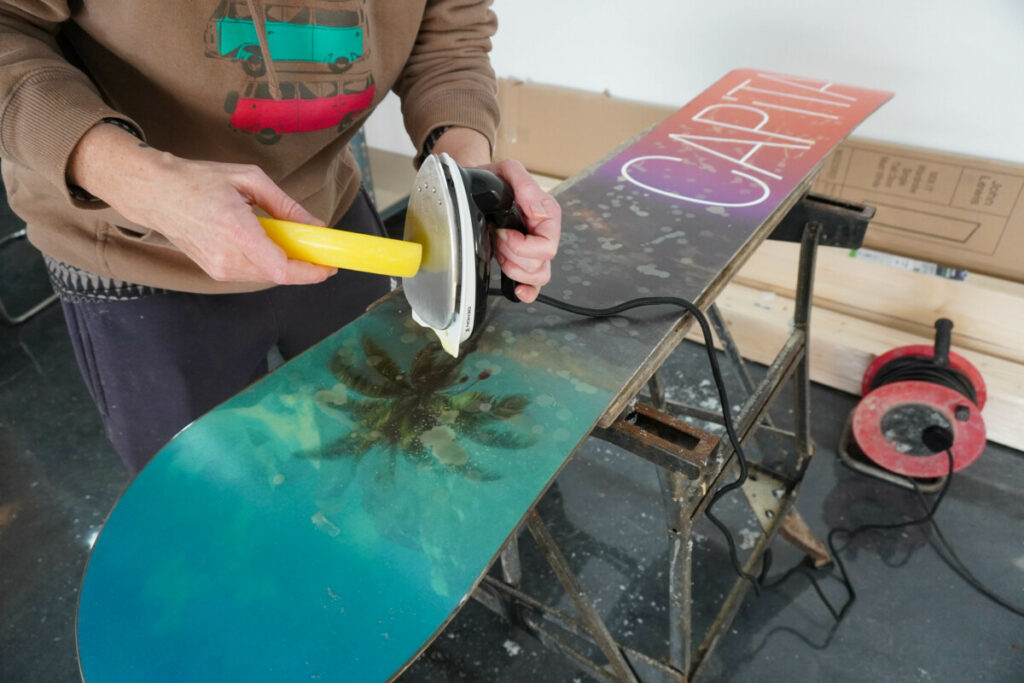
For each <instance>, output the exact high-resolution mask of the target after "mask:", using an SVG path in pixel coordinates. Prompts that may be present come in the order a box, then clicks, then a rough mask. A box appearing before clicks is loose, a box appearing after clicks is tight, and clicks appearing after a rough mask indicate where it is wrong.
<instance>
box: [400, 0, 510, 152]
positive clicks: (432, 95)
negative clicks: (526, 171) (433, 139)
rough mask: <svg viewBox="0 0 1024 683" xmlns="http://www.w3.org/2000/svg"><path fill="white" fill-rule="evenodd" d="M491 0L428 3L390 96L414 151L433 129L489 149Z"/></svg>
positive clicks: (492, 126) (493, 124) (493, 104)
mask: <svg viewBox="0 0 1024 683" xmlns="http://www.w3.org/2000/svg"><path fill="white" fill-rule="evenodd" d="M490 6H491V0H429V1H428V2H427V6H426V9H425V10H424V13H423V21H422V23H421V25H420V30H419V35H418V36H417V38H416V44H415V46H414V47H413V49H412V53H411V54H410V55H409V59H408V60H407V61H406V64H405V67H404V69H403V70H402V73H401V75H400V76H399V78H398V81H397V82H396V83H395V86H394V91H395V93H396V94H397V95H398V96H399V97H400V98H401V100H402V116H403V117H404V119H405V127H406V130H408V132H409V136H410V137H411V138H412V141H413V144H415V145H416V148H417V149H421V148H422V147H423V143H424V141H425V140H426V138H427V136H428V135H429V134H430V132H431V131H432V130H433V129H435V128H437V127H439V126H463V127H466V128H472V129H474V130H477V131H479V132H480V133H482V134H483V135H484V136H485V137H486V138H487V140H488V141H489V142H490V143H491V149H492V150H493V149H494V140H495V135H496V131H497V128H498V100H497V83H496V81H495V77H494V70H493V69H492V68H491V63H490V58H489V52H490V50H491V36H493V35H494V32H495V30H496V29H497V26H498V22H497V18H496V17H495V16H494V13H493V12H492V11H491V8H490Z"/></svg>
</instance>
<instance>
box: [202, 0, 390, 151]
mask: <svg viewBox="0 0 1024 683" xmlns="http://www.w3.org/2000/svg"><path fill="white" fill-rule="evenodd" d="M365 39H366V12H365V11H364V9H363V0H340V1H335V2H323V1H321V2H313V3H307V4H305V5H303V6H296V5H288V4H268V5H264V3H263V2H262V0H224V1H223V2H221V3H220V5H219V6H218V7H217V9H216V10H215V11H214V13H213V16H212V17H211V18H210V21H209V23H208V25H207V28H206V34H205V36H204V43H205V46H206V56H207V57H211V58H214V59H228V60H233V61H236V62H238V64H239V71H240V72H244V74H245V75H246V76H248V82H247V84H246V85H245V87H244V88H243V89H242V90H241V92H239V91H232V92H229V93H228V95H227V98H226V99H225V102H224V109H225V111H226V112H227V113H228V115H229V116H230V119H229V122H230V124H231V126H232V127H233V128H235V129H237V130H240V131H243V132H247V133H253V134H255V135H256V139H257V140H259V141H260V142H262V143H264V144H274V143H275V142H277V141H278V140H280V139H281V136H282V135H284V134H288V133H299V132H306V131H315V130H323V129H325V128H331V127H332V126H337V127H338V130H339V132H340V131H341V130H343V129H345V128H346V127H348V126H349V125H351V124H352V122H353V121H354V120H355V119H357V118H358V117H359V115H360V114H362V113H363V112H364V111H366V110H367V109H368V108H369V107H370V106H371V104H372V103H373V98H374V95H375V93H376V87H375V84H374V80H373V75H372V74H371V72H370V68H369V59H368V58H367V57H368V50H367V49H366V41H365ZM278 74H282V75H283V78H282V77H279V76H278Z"/></svg>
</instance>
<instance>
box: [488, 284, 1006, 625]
mask: <svg viewBox="0 0 1024 683" xmlns="http://www.w3.org/2000/svg"><path fill="white" fill-rule="evenodd" d="M488 293H489V294H491V295H500V294H501V293H502V292H501V290H497V289H491V290H489V292H488ZM536 301H537V303H541V304H544V305H547V306H551V307H553V308H557V309H560V310H563V311H566V312H568V313H573V314H575V315H581V316H585V317H589V318H607V317H610V316H613V315H618V314H620V313H624V312H625V311H629V310H632V309H634V308H641V307H644V306H665V305H667V306H676V307H678V308H682V309H684V310H686V311H687V312H688V313H690V314H691V315H692V316H693V317H694V319H695V320H696V321H697V324H698V325H699V326H700V330H701V334H702V335H703V337H704V348H705V350H706V351H707V355H708V363H709V364H710V366H711V374H712V376H713V378H714V381H715V388H716V389H717V390H718V396H719V400H720V401H721V404H722V422H723V423H724V425H725V431H726V434H727V435H728V437H729V442H730V443H731V444H732V447H733V450H734V451H735V453H736V462H737V464H738V466H739V470H740V472H739V476H737V477H736V479H735V480H733V481H731V482H729V483H728V484H725V485H723V486H722V487H721V488H719V489H718V490H717V491H715V493H714V494H713V495H712V498H711V502H710V503H709V504H708V506H707V508H706V509H705V512H704V514H705V515H706V516H707V518H708V519H709V520H711V522H712V523H713V524H714V525H715V526H716V527H717V528H718V530H719V531H721V532H722V535H723V536H724V537H725V540H726V543H727V545H728V547H729V559H730V560H731V562H732V566H733V569H734V570H735V571H736V574H738V575H739V576H741V577H743V578H744V579H746V580H748V581H750V582H751V584H752V585H753V587H754V592H755V593H757V594H758V595H760V594H761V588H762V587H763V588H774V587H776V586H778V585H779V584H781V583H783V582H784V581H786V580H788V579H789V578H790V577H791V576H793V575H794V574H796V573H801V574H803V575H804V576H806V577H807V578H808V579H809V580H810V582H811V585H812V586H813V587H814V590H815V592H816V593H817V594H818V597H819V598H821V601H822V603H824V605H825V606H826V608H827V609H828V610H829V612H830V613H831V614H832V617H833V618H834V619H835V621H836V623H837V624H838V623H839V622H841V621H842V620H843V618H844V617H845V616H846V614H847V613H848V611H849V609H850V607H851V606H852V605H853V603H854V602H855V601H856V599H857V593H856V591H855V590H854V587H853V583H852V582H851V581H850V577H849V574H848V573H847V571H846V566H845V565H844V564H843V560H842V557H841V555H840V551H841V550H843V549H845V547H846V546H843V548H837V547H836V543H835V540H836V537H837V535H840V534H842V535H845V536H846V538H847V543H849V542H850V541H852V540H853V539H854V538H855V537H857V536H859V535H860V534H862V533H866V532H869V531H885V530H893V529H901V528H905V527H910V526H916V525H918V524H926V523H928V524H930V525H931V526H932V528H933V529H935V533H936V536H937V537H938V539H939V544H940V546H941V547H942V549H943V550H944V551H945V553H946V554H944V553H943V552H938V549H937V552H938V555H939V557H940V558H941V559H942V560H943V562H944V563H945V564H946V565H948V566H949V567H950V569H952V570H953V571H954V572H955V573H956V574H957V575H958V576H960V577H961V578H962V579H963V580H964V581H965V582H966V583H967V584H968V585H969V586H971V588H973V589H974V590H976V591H977V592H978V593H980V594H981V595H983V596H985V597H986V598H988V599H989V600H991V601H993V602H994V603H996V604H997V605H999V606H1000V607H1003V608H1004V609H1007V610H1009V611H1010V612H1012V613H1013V614H1016V615H1019V616H1022V617H1024V609H1021V608H1020V607H1017V606H1015V605H1012V604H1010V603H1009V602H1007V601H1006V600H1004V599H1003V598H1001V597H999V596H998V595H996V594H995V593H994V592H993V591H992V590H991V589H989V588H988V587H986V586H985V585H984V584H983V583H982V582H981V581H979V580H978V579H977V577H975V576H974V574H973V573H971V571H970V570H969V569H967V567H966V566H965V565H964V563H963V562H962V561H961V560H960V557H959V556H958V555H957V554H956V552H955V551H954V550H953V548H952V546H950V544H949V542H948V541H947V540H946V538H945V536H944V535H943V534H942V531H941V530H940V529H939V526H938V524H937V523H936V522H935V513H936V512H937V511H938V509H939V505H940V504H941V503H942V500H943V498H944V497H945V496H946V492H947V491H948V490H949V484H950V482H951V481H952V478H953V451H952V445H953V435H952V433H951V432H950V431H949V430H948V429H945V428H942V427H938V426H933V427H929V428H927V429H926V430H925V433H924V434H923V441H924V443H925V444H926V445H927V446H928V447H929V448H930V449H931V450H932V451H933V452H936V453H938V452H941V451H945V452H946V455H947V457H948V459H949V473H948V475H947V476H946V479H945V481H944V482H943V484H942V488H941V489H940V491H939V493H938V495H937V496H936V498H935V503H934V504H933V505H932V506H931V508H928V507H927V503H926V500H925V497H924V494H923V493H922V492H921V489H920V487H918V485H917V482H915V481H914V480H913V479H911V480H910V481H911V483H912V484H913V486H914V489H915V491H916V493H917V495H918V497H919V499H920V500H921V504H922V505H924V506H925V509H926V514H925V515H924V516H923V517H920V518H918V519H912V520H909V521H905V522H897V523H894V524H864V525H861V526H858V527H855V528H854V529H845V528H834V529H831V530H830V531H829V534H828V537H827V543H828V547H829V550H831V552H832V557H833V558H834V560H835V564H836V567H837V568H838V569H839V573H840V582H841V583H842V584H843V585H844V587H845V588H846V591H847V599H846V601H845V602H844V603H843V604H842V605H841V606H840V607H839V608H838V609H837V608H836V607H835V606H834V605H833V604H832V602H831V601H830V600H829V599H828V597H827V596H826V595H825V592H824V591H823V590H822V588H821V586H820V584H819V583H818V580H817V578H816V577H815V575H814V573H813V566H812V565H810V564H809V563H808V562H806V561H805V562H802V563H800V564H798V565H796V566H794V567H792V568H791V569H789V570H788V571H786V572H785V573H784V574H782V575H781V576H780V577H778V578H776V579H773V580H771V581H769V580H767V574H768V571H769V569H770V567H771V551H770V550H768V551H766V552H765V556H764V563H763V565H762V567H761V572H760V575H759V576H756V577H755V576H753V575H752V574H750V573H748V572H745V571H744V570H743V567H742V566H741V565H740V561H739V556H738V554H737V552H736V543H735V540H734V539H733V536H732V533H731V532H730V531H729V528H728V527H727V526H725V524H723V523H722V521H721V520H719V519H718V518H717V517H716V516H715V515H714V513H713V511H712V508H713V506H714V505H715V503H716V502H718V501H719V500H721V498H722V497H723V496H724V495H725V494H727V493H729V492H730V491H734V490H736V489H738V488H739V487H741V486H743V483H744V482H745V481H746V480H747V473H748V469H749V468H748V465H747V458H746V456H745V455H744V453H743V447H742V444H741V440H740V438H739V436H738V435H737V434H736V429H735V426H734V425H733V421H732V413H731V412H730V410H729V406H730V405H731V404H730V403H729V397H728V394H727V392H726V388H725V381H724V380H723V378H722V371H721V369H720V368H719V365H718V356H717V355H716V353H715V346H714V339H713V337H712V335H711V326H710V324H708V320H707V317H706V316H705V315H704V312H703V311H701V310H700V309H699V308H698V307H697V306H696V305H694V304H693V303H692V302H690V301H687V300H686V299H682V298H678V297H641V298H637V299H631V300H630V301H626V302H623V303H621V304H617V305H615V306H609V307H607V308H587V307H585V306H577V305H575V304H570V303H567V302H564V301H559V300H558V299H553V298H551V297H549V296H546V295H544V294H541V295H539V296H538V297H537V300H536ZM880 373H886V374H885V375H884V376H883V377H882V378H878V377H876V378H875V381H874V384H875V385H877V386H881V385H882V384H888V383H891V382H896V381H907V380H911V379H914V380H918V381H930V382H933V383H938V384H942V385H943V386H947V387H949V388H951V389H954V390H955V391H958V392H959V393H961V394H963V395H964V396H966V397H967V398H968V399H970V400H971V401H972V402H975V403H976V396H975V391H974V386H973V384H972V383H971V382H970V380H969V379H968V378H967V377H966V376H965V375H963V373H960V372H959V371H957V370H955V369H953V368H950V367H948V366H943V365H941V364H937V363H936V362H935V361H934V360H933V359H929V358H923V357H921V358H918V357H909V358H907V359H905V360H904V359H897V360H895V361H891V362H890V363H887V364H886V365H885V366H884V367H883V368H882V369H881V370H880ZM883 380H884V381H883Z"/></svg>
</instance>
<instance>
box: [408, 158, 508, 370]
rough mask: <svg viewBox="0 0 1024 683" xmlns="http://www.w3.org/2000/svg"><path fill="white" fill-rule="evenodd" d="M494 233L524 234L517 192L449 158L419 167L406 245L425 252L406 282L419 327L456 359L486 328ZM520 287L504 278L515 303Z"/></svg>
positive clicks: (431, 160) (487, 173)
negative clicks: (427, 330)
mask: <svg viewBox="0 0 1024 683" xmlns="http://www.w3.org/2000/svg"><path fill="white" fill-rule="evenodd" d="M491 227H493V228H501V229H512V230H519V231H520V232H523V233H525V232H526V226H525V223H524V222H523V217H522V214H521V213H520V211H519V208H518V207H517V206H516V203H515V197H514V195H513V193H512V188H510V187H509V185H508V184H507V183H506V182H505V181H504V180H502V179H501V178H499V177H498V176H497V175H495V174H493V173H491V172H490V171H486V170H483V169H478V168H468V169H466V168H462V167H461V166H459V165H458V164H457V163H455V161H454V160H453V159H452V158H451V157H450V156H448V155H447V154H444V153H442V154H431V155H430V156H428V157H427V158H426V160H425V161H424V162H423V163H422V165H421V166H420V169H419V172H418V173H417V174H416V181H415V183H414V184H413V188H412V193H411V194H410V197H409V207H408V209H407V211H406V218H405V234H404V240H405V241H406V242H414V243H417V244H419V245H421V246H422V248H423V255H422V260H421V262H420V267H419V270H418V271H417V272H416V274H415V275H413V276H411V277H404V278H403V279H402V287H403V289H404V291H405V297H406V299H408V301H409V305H410V306H411V307H412V317H413V320H415V321H416V322H417V323H419V324H420V325H422V326H424V327H429V328H430V329H432V330H434V332H435V333H436V334H437V337H438V339H439V340H440V341H441V346H442V347H443V348H444V350H445V351H447V352H448V353H450V354H451V355H452V356H456V357H457V356H458V355H459V346H460V344H462V342H464V341H466V340H467V339H469V338H470V337H471V336H472V335H473V333H474V332H475V331H477V330H478V329H479V328H480V326H481V325H482V323H483V320H484V316H485V314H486V312H487V290H488V287H489V284H490V275H491V259H492V257H493V254H494V248H493V243H492V239H493V234H492V230H491ZM517 285H518V283H516V282H514V281H513V280H511V279H510V278H509V277H508V276H506V275H505V274H504V273H502V274H501V291H502V293H503V294H504V295H505V297H506V298H508V299H510V300H511V301H519V299H518V297H516V295H515V288H516V286H517Z"/></svg>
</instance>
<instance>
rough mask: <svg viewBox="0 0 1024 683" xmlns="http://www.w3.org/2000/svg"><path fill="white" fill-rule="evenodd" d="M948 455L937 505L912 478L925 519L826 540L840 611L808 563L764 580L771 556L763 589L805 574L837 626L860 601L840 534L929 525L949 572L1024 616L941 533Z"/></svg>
mask: <svg viewBox="0 0 1024 683" xmlns="http://www.w3.org/2000/svg"><path fill="white" fill-rule="evenodd" d="M946 456H947V458H948V462H949V470H948V473H947V475H946V479H945V481H944V482H943V483H942V488H941V489H940V490H939V493H938V495H937V496H936V498H935V503H934V504H933V505H932V506H931V508H928V504H927V501H926V499H925V496H924V493H922V491H921V488H920V487H919V486H918V485H917V482H916V481H914V480H913V479H910V482H911V483H912V484H913V486H914V490H915V492H916V493H917V495H918V498H919V499H920V501H921V504H922V505H923V506H924V508H925V510H926V514H925V515H924V516H923V517H920V518H918V519H912V520H909V521H906V522H897V523H895V524H864V525H861V526H858V527H855V528H853V529H844V528H841V527H837V528H834V529H831V530H830V531H829V533H828V539H827V542H828V547H829V550H830V551H831V553H832V558H833V560H834V561H835V564H836V567H837V568H838V569H839V574H840V578H839V581H840V582H841V583H842V584H843V586H844V587H845V588H846V591H847V596H848V597H847V599H846V601H845V602H844V603H843V605H842V606H841V607H840V608H838V609H837V608H836V607H835V606H834V605H833V604H832V602H831V601H830V600H829V599H828V598H827V597H826V596H825V593H824V591H823V590H822V589H821V586H820V585H819V584H818V580H817V578H816V577H815V574H814V571H813V567H811V566H809V565H808V563H807V562H801V563H800V564H797V565H796V566H794V567H791V568H790V569H789V570H788V571H786V572H785V573H784V574H782V575H781V576H780V577H778V578H776V579H773V580H771V581H767V580H764V578H765V575H766V574H767V571H768V566H769V565H770V563H771V559H770V556H768V557H767V558H766V560H765V566H764V571H762V581H763V583H762V586H763V587H764V588H774V587H776V586H778V585H779V584H782V583H784V582H785V581H787V580H788V579H789V578H790V577H791V576H793V575H794V574H796V573H800V574H803V575H804V576H805V577H807V579H808V580H809V581H810V582H811V585H812V586H813V587H814V591H815V592H816V593H817V594H818V597H819V598H820V599H821V601H822V603H824V605H825V607H826V608H827V609H828V611H829V612H830V613H831V614H832V618H833V619H835V620H836V622H837V623H838V622H840V621H842V620H843V618H844V617H845V616H846V614H847V612H848V611H849V609H850V607H851V606H853V603H854V602H855V601H856V599H857V593H856V591H855V590H854V588H853V583H852V582H851V581H850V577H849V574H848V573H847V571H846V565H845V564H843V558H842V555H841V552H842V550H844V549H845V546H844V547H843V548H836V545H835V538H836V536H837V535H838V534H845V535H846V537H847V542H849V541H852V540H853V539H854V538H855V537H857V536H859V535H860V534H862V533H864V532H867V531H882V530H892V529H901V528H905V527H909V526H916V525H918V524H925V523H930V524H931V526H932V528H933V529H935V533H936V536H937V537H938V538H939V540H940V545H941V546H942V548H943V549H944V550H945V551H946V552H947V553H948V554H949V557H946V556H945V555H944V554H943V553H942V552H939V551H938V549H936V553H937V554H938V556H939V559H941V560H942V561H943V562H944V563H945V564H946V565H947V566H948V567H949V568H950V569H952V570H953V572H955V573H956V574H957V575H958V576H959V577H960V578H961V579H963V580H964V582H965V583H967V585H969V586H970V587H971V588H973V589H974V590H975V591H977V592H978V593H979V594H981V595H983V596H984V597H986V598H988V599H989V600H991V601H992V602H994V603H995V604H997V605H999V606H1000V607H1002V608H1004V609H1006V610H1008V611H1010V612H1011V613H1013V614H1016V615H1018V616H1021V617H1024V609H1021V608H1020V607H1017V606H1016V605H1013V604H1011V603H1009V602H1008V601H1006V600H1004V599H1003V598H1001V597H1000V596H998V595H997V594H996V593H995V592H993V591H992V590H991V589H990V588H988V587H987V586H985V585H984V584H983V583H982V582H981V581H979V580H978V578H977V577H975V576H974V574H973V573H971V571H970V570H969V569H967V567H966V566H965V565H964V564H963V562H962V561H961V560H960V557H959V556H958V555H957V554H956V552H955V551H954V550H953V548H952V546H950V545H949V542H948V541H947V540H946V537H945V535H944V534H943V533H942V530H941V529H940V528H939V525H938V523H937V522H936V521H935V513H936V512H937V511H938V509H939V505H940V504H941V503H942V499H943V498H944V497H945V495H946V491H948V490H949V484H950V482H952V481H953V451H952V449H951V448H948V447H947V448H946Z"/></svg>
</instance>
